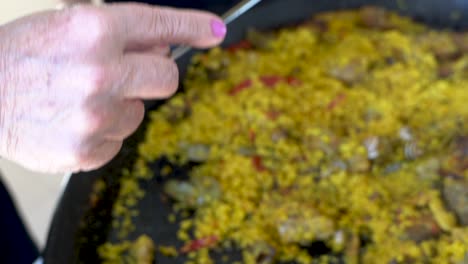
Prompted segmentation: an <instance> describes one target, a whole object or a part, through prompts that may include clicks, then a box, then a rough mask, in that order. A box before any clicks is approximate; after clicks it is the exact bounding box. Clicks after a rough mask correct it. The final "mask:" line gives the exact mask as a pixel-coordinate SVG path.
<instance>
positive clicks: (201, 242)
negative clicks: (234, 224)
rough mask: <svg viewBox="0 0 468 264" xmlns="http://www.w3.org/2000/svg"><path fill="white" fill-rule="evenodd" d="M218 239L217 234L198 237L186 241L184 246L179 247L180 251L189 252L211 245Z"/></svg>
mask: <svg viewBox="0 0 468 264" xmlns="http://www.w3.org/2000/svg"><path fill="white" fill-rule="evenodd" d="M218 241H219V238H218V237H217V236H209V237H204V238H200V239H195V240H192V241H190V242H188V243H187V244H186V245H185V246H183V247H182V248H181V249H180V252H182V253H189V252H193V251H197V250H200V249H202V248H207V247H212V246H214V245H215V244H216V243H217V242H218Z"/></svg>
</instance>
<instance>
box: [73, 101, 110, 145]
mask: <svg viewBox="0 0 468 264" xmlns="http://www.w3.org/2000/svg"><path fill="white" fill-rule="evenodd" d="M80 122H81V125H80V128H81V129H80V132H79V133H80V135H81V138H82V141H83V142H86V141H88V140H89V139H90V138H92V137H93V136H94V135H95V134H97V133H99V132H100V131H102V130H104V129H105V125H106V120H105V117H104V115H102V114H100V113H99V112H98V111H95V110H93V109H90V108H87V109H85V110H83V111H82V113H81V118H80Z"/></svg>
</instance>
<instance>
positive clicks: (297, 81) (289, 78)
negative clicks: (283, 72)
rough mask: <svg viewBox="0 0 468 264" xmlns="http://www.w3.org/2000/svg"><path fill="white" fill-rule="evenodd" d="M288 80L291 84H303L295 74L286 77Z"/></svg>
mask: <svg viewBox="0 0 468 264" xmlns="http://www.w3.org/2000/svg"><path fill="white" fill-rule="evenodd" d="M286 81H287V83H288V84H289V85H293V86H296V85H301V84H302V81H301V80H299V79H297V78H296V77H293V76H288V78H286Z"/></svg>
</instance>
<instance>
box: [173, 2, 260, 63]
mask: <svg viewBox="0 0 468 264" xmlns="http://www.w3.org/2000/svg"><path fill="white" fill-rule="evenodd" d="M261 1H262V0H243V1H241V2H239V3H238V4H237V5H235V6H234V7H233V8H231V9H229V11H227V12H226V13H224V15H222V19H223V21H224V23H225V24H226V25H228V24H229V23H231V22H232V21H234V20H236V19H237V18H238V17H240V16H241V15H243V14H244V13H245V12H247V11H249V10H250V9H251V8H252V7H254V6H255V5H257V4H258V3H260V2H261ZM191 49H192V47H189V46H179V47H177V48H175V49H174V50H173V51H172V53H171V58H172V59H173V60H177V59H179V58H180V57H182V56H183V55H184V54H186V53H187V52H189V51H190V50H191Z"/></svg>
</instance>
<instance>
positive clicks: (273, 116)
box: [265, 110, 281, 121]
mask: <svg viewBox="0 0 468 264" xmlns="http://www.w3.org/2000/svg"><path fill="white" fill-rule="evenodd" d="M265 115H266V116H267V118H268V119H270V120H272V121H275V120H276V119H278V117H279V116H280V115H281V112H279V111H275V110H270V111H267V112H266V113H265Z"/></svg>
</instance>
